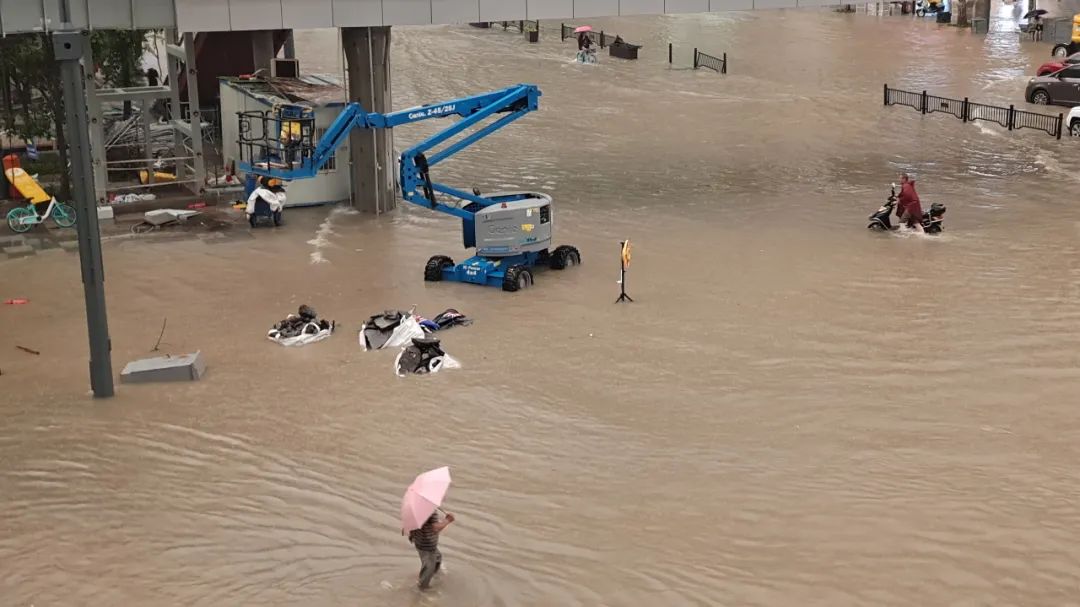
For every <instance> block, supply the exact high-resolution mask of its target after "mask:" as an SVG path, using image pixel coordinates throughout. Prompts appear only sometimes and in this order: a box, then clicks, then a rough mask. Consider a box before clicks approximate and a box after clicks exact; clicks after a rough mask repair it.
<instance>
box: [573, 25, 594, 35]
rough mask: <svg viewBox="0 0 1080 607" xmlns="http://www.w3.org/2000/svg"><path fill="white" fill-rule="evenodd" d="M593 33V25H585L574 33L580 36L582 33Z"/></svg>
mask: <svg viewBox="0 0 1080 607" xmlns="http://www.w3.org/2000/svg"><path fill="white" fill-rule="evenodd" d="M591 31H592V26H591V25H583V26H581V27H579V28H577V29H576V30H574V33H575V34H580V33H581V32H591Z"/></svg>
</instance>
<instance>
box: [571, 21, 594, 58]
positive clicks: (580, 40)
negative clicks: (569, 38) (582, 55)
mask: <svg viewBox="0 0 1080 607" xmlns="http://www.w3.org/2000/svg"><path fill="white" fill-rule="evenodd" d="M591 31H592V27H591V26H588V25H583V26H581V27H579V28H577V29H576V30H574V33H575V34H577V50H578V52H581V51H585V52H586V53H587V52H589V51H590V50H592V37H591V36H589V32H591Z"/></svg>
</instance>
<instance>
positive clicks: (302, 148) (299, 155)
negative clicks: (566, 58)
mask: <svg viewBox="0 0 1080 607" xmlns="http://www.w3.org/2000/svg"><path fill="white" fill-rule="evenodd" d="M540 95H541V93H540V89H539V88H538V87H536V86H535V85H531V84H519V85H517V86H513V87H509V88H506V89H502V90H498V91H492V92H489V93H483V94H479V95H473V96H470V97H463V98H461V99H454V100H452V101H445V102H442V103H436V104H431V105H425V106H421V107H416V108H411V109H407V110H402V111H399V112H392V113H388V114H380V113H376V112H368V111H366V110H364V108H363V107H362V106H361V105H360V104H359V103H355V102H353V103H350V104H348V105H347V106H346V107H345V109H344V110H343V111H342V112H341V114H340V115H339V116H338V117H337V118H336V119H335V120H334V122H333V123H332V124H331V125H330V126H329V127H328V128H327V129H326V132H325V133H324V134H323V135H322V136H321V137H320V138H319V141H318V143H317V144H315V145H313V144H312V143H311V139H312V137H311V135H312V134H313V133H314V117H313V116H312V115H311V113H310V110H308V109H307V108H304V107H302V106H283V107H282V108H280V109H279V110H278V112H277V114H276V115H274V116H267V115H266V114H265V113H264V114H262V115H261V116H256V115H255V113H251V112H249V113H246V114H243V113H242V114H241V116H240V121H241V125H242V126H241V133H246V132H249V131H250V122H251V120H252V119H253V118H254V119H259V118H261V120H262V122H263V128H262V131H263V135H264V138H265V139H266V140H268V139H269V138H268V137H266V135H269V134H274V133H278V132H281V133H283V134H285V133H289V134H294V139H299V141H298V142H296V141H294V142H292V144H291V145H288V144H285V143H282V144H281V145H280V146H278V145H275V144H271V143H269V142H268V141H266V140H262V139H260V140H256V139H246V140H245V139H244V138H243V135H242V136H241V141H240V147H241V159H240V163H239V168H240V170H242V171H244V172H247V173H254V174H257V175H264V176H267V177H274V178H278V179H283V180H287V181H288V180H294V179H308V178H312V177H315V176H316V175H317V174H318V173H319V170H320V169H322V167H323V166H324V165H325V164H326V162H327V161H328V160H329V159H330V158H331V157H332V156H333V155H334V153H335V152H336V150H337V149H338V148H339V147H340V146H341V144H342V143H344V142H345V141H346V140H347V139H348V137H349V134H350V133H351V132H352V131H353V130H354V129H392V128H394V127H397V126H403V125H406V124H412V123H415V122H422V121H425V120H431V119H434V118H449V117H452V116H458V117H460V118H461V120H459V121H457V122H455V123H454V125H453V126H451V127H449V128H446V129H443V130H441V131H439V132H438V133H436V134H435V135H432V136H431V137H428V138H427V139H424V140H423V141H421V142H420V143H418V144H416V145H414V146H413V147H411V148H409V149H407V150H406V151H405V152H403V153H402V154H401V161H400V164H401V166H400V169H401V170H400V182H401V193H402V197H403V198H404V199H405V200H406V201H408V202H411V203H413V204H417V205H420V206H424V207H427V208H430V209H433V210H436V211H439V212H442V213H446V214H449V215H454V216H456V217H459V218H461V219H463V220H465V221H466V222H471V221H472V220H473V219H474V216H475V215H476V213H477V212H478V211H479V210H481V209H483V208H486V207H488V206H491V205H493V204H497V203H499V202H503V201H502V200H498V201H496V200H493V199H491V198H486V197H484V196H481V195H478V194H475V193H470V192H466V191H464V190H461V189H458V188H454V187H451V186H448V185H444V184H442V183H435V182H432V181H431V176H430V170H431V168H432V167H434V166H436V165H438V164H439V163H441V162H443V161H444V160H446V159H448V158H450V157H451V156H453V155H454V154H456V153H458V152H460V151H462V150H464V149H466V148H467V147H469V146H471V145H472V144H474V143H476V142H477V141H480V140H481V139H483V138H485V137H487V136H488V135H491V134H492V133H494V132H495V131H498V130H499V129H501V128H503V127H505V126H507V125H508V124H510V123H512V122H514V121H516V120H518V119H519V118H521V117H522V116H524V115H525V114H527V113H529V112H532V111H535V110H537V109H538V108H539V100H540ZM496 115H502V116H500V117H499V118H498V119H497V120H495V121H493V122H491V123H490V124H487V125H485V126H483V127H482V128H480V129H478V130H476V131H475V132H472V133H470V134H468V135H466V136H464V137H462V138H461V139H460V140H458V141H456V142H453V143H451V140H452V139H454V138H455V137H457V136H459V135H462V134H463V133H464V132H465V131H467V130H468V129H470V128H472V127H474V126H477V125H479V124H481V123H482V122H484V121H485V120H488V119H490V118H492V117H494V116H496ZM245 121H246V122H247V126H244V125H245ZM295 135H299V136H298V137H296V136H295ZM285 137H286V136H285V135H283V138H285ZM305 138H306V139H307V141H305V140H304V139H305ZM257 141H258V142H257ZM443 144H449V145H447V146H446V147H445V148H444V149H442V150H440V151H438V152H435V153H434V154H432V155H431V156H430V157H429V156H428V153H430V152H431V151H432V150H433V149H434V148H436V147H438V146H440V145H443ZM275 151H279V152H280V151H284V153H285V155H286V158H285V159H283V160H284V161H282V162H274V161H271V160H269V157H270V156H273V155H274V154H273V153H272V152H275ZM245 152H246V153H245ZM436 193H441V194H446V195H448V196H452V197H454V198H457V199H459V200H462V201H465V203H464V204H463V205H461V206H455V205H448V204H444V203H442V202H439V201H438V199H437V198H436Z"/></svg>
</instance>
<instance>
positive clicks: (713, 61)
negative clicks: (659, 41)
mask: <svg viewBox="0 0 1080 607" xmlns="http://www.w3.org/2000/svg"><path fill="white" fill-rule="evenodd" d="M667 61H668V65H673V64H674V63H675V45H673V44H671V43H670V42H669V43H668V45H667ZM699 67H703V68H706V69H710V70H713V71H715V72H716V73H717V74H726V73H727V68H728V58H727V53H724V54H723V55H721V56H720V57H716V56H715V55H710V54H708V53H703V52H701V51H700V50H698V49H696V48H695V49H694V69H695V70H696V69H698V68H699Z"/></svg>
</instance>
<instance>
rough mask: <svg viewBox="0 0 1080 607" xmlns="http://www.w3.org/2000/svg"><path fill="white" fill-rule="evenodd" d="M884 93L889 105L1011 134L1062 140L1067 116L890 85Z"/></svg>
mask: <svg viewBox="0 0 1080 607" xmlns="http://www.w3.org/2000/svg"><path fill="white" fill-rule="evenodd" d="M884 93H885V97H884V101H885V105H886V106H889V105H904V106H907V107H910V108H912V109H914V110H915V111H917V112H921V113H923V114H933V113H935V112H937V113H944V114H950V115H952V116H955V117H956V118H959V119H960V120H963V121H964V122H974V121H976V120H982V121H984V122H993V123H996V124H999V125H1001V126H1002V127H1004V128H1007V129H1009V130H1010V131H1016V130H1020V129H1034V130H1036V131H1042V132H1044V133H1046V134H1047V135H1050V136H1051V137H1056V138H1058V139H1061V133H1062V130H1063V128H1064V123H1065V115H1064V114H1058V115H1057V116H1052V115H1049V114H1039V113H1036V112H1028V111H1025V110H1018V109H1016V107H1015V106H1012V105H1010V106H1009V107H1001V106H996V105H987V104H985V103H975V102H973V101H970V100H968V98H967V97H964V98H963V99H951V98H949V97H939V96H937V95H930V94H927V92H926V91H923V92H921V93H915V92H912V91H902V90H900V89H891V88H889V85H888V84H886V85H885V87H884Z"/></svg>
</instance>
